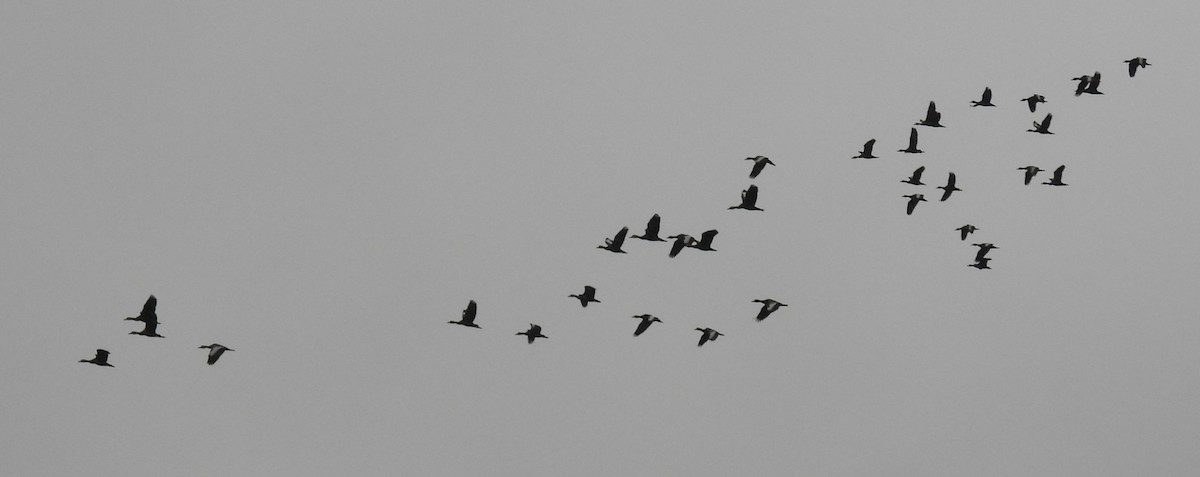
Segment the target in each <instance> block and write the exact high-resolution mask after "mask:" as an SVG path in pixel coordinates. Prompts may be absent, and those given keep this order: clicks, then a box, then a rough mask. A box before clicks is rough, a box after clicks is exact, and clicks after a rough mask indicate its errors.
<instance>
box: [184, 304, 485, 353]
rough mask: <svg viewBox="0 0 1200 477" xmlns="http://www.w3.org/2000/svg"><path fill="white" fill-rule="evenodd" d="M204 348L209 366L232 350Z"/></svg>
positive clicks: (217, 346)
mask: <svg viewBox="0 0 1200 477" xmlns="http://www.w3.org/2000/svg"><path fill="white" fill-rule="evenodd" d="M472 303H474V302H472ZM204 348H208V365H209V366H212V365H213V363H215V362H217V360H218V359H220V358H221V354H223V353H225V352H226V351H234V350H233V349H230V348H226V347H224V346H221V345H219V344H216V343H213V344H210V345H204V346H201V347H200V349H204Z"/></svg>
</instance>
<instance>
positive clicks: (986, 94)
mask: <svg viewBox="0 0 1200 477" xmlns="http://www.w3.org/2000/svg"><path fill="white" fill-rule="evenodd" d="M975 106H995V105H994V104H992V88H988V87H984V88H983V97H982V98H980V99H979V101H971V107H972V108H974V107H975Z"/></svg>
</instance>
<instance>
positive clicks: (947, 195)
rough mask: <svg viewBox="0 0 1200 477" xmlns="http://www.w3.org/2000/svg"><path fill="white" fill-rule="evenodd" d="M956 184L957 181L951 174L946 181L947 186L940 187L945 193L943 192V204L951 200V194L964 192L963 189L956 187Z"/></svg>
mask: <svg viewBox="0 0 1200 477" xmlns="http://www.w3.org/2000/svg"><path fill="white" fill-rule="evenodd" d="M955 182H956V180H955V177H954V173H953V172H951V173H950V177H949V178H947V179H946V185H944V186H938V189H942V190H943V191H945V192H942V200H941V201H942V202H944V201H945V200H946V199H949V198H950V194H953V193H954V191H956V190H962V189H959V188H958V187H954V183H955Z"/></svg>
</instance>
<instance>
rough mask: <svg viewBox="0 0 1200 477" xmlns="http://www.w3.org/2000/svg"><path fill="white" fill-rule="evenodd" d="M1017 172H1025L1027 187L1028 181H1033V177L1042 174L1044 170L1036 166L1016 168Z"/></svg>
mask: <svg viewBox="0 0 1200 477" xmlns="http://www.w3.org/2000/svg"><path fill="white" fill-rule="evenodd" d="M1017 170H1018V171H1019V170H1024V171H1025V185H1029V181H1031V180H1033V176H1036V175H1037V173H1039V172H1042V171H1043V170H1044V169H1042V168H1040V167H1038V166H1025V167H1018V168H1017Z"/></svg>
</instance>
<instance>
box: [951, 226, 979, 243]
mask: <svg viewBox="0 0 1200 477" xmlns="http://www.w3.org/2000/svg"><path fill="white" fill-rule="evenodd" d="M954 230H957V231H959V232H961V235H962V239H963V240H966V239H967V236H968V235H971V234H973V233H975V231H976V230H979V227H976V226H974V225H971V224H967V225H964V226H962V227H959V228H957V229H954Z"/></svg>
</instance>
